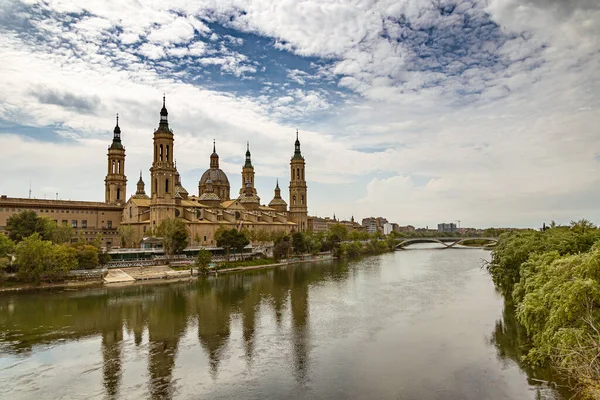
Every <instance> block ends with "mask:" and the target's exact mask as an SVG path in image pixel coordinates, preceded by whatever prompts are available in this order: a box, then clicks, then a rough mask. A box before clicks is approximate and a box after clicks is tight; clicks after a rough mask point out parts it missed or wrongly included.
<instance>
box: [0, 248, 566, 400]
mask: <svg viewBox="0 0 600 400" xmlns="http://www.w3.org/2000/svg"><path fill="white" fill-rule="evenodd" d="M488 258H489V253H488V252H486V251H483V250H472V249H469V250H407V251H403V252H396V253H392V254H386V255H383V256H380V257H371V258H367V259H364V260H361V261H357V262H349V263H346V262H324V263H320V264H310V265H302V266H295V267H290V268H278V269H272V270H263V271H255V272H249V273H243V274H233V275H222V276H219V277H218V278H210V279H201V280H199V281H189V282H183V283H171V284H159V285H139V286H129V287H121V288H108V289H106V288H105V289H98V290H85V291H70V292H54V293H49V292H44V293H32V294H18V295H4V296H0V329H1V331H0V398H3V399H32V398H35V399H84V398H85V399H87V398H124V399H137V398H157V399H158V398H176V399H204V398H210V399H230V398H236V399H289V398H298V399H314V398H320V399H444V400H447V399H477V400H481V399H519V400H521V399H563V398H564V399H567V398H568V396H567V395H566V394H563V395H561V394H559V393H557V392H556V391H555V390H554V389H551V388H549V387H548V386H547V385H545V384H541V383H539V382H537V381H535V380H534V379H542V380H547V379H549V378H548V376H547V375H546V374H545V371H543V370H539V371H524V370H523V369H522V367H521V366H520V365H519V363H518V360H519V357H520V355H521V354H522V353H521V352H522V348H523V342H522V337H521V336H520V332H519V327H518V326H517V324H515V321H514V315H513V313H512V312H511V310H510V308H505V307H504V304H503V301H502V298H501V297H500V296H499V295H498V294H496V293H495V291H494V287H493V285H492V283H491V281H490V279H489V277H488V276H487V275H486V274H485V272H484V271H482V270H481V269H480V266H481V263H482V260H484V259H488ZM528 374H529V377H528ZM531 378H534V379H531Z"/></svg>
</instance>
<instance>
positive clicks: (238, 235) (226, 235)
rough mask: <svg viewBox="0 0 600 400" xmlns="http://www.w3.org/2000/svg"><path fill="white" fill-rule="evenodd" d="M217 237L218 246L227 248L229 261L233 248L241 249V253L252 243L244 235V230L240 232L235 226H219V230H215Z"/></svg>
mask: <svg viewBox="0 0 600 400" xmlns="http://www.w3.org/2000/svg"><path fill="white" fill-rule="evenodd" d="M215 239H216V240H217V246H219V247H222V248H224V249H225V250H226V252H227V261H229V252H230V250H231V249H233V250H234V251H236V250H237V251H239V252H240V255H241V254H242V252H243V250H244V247H246V246H247V245H248V244H249V243H250V241H249V240H248V238H247V237H246V235H244V233H243V232H238V231H237V229H235V228H231V229H226V228H224V227H221V228H219V229H218V230H217V232H215Z"/></svg>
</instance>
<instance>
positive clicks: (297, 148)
mask: <svg viewBox="0 0 600 400" xmlns="http://www.w3.org/2000/svg"><path fill="white" fill-rule="evenodd" d="M292 158H302V153H301V152H300V140H299V139H298V129H296V142H295V143H294V157H292Z"/></svg>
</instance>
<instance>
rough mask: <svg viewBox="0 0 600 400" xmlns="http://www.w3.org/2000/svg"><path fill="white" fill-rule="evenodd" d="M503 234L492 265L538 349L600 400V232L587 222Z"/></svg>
mask: <svg viewBox="0 0 600 400" xmlns="http://www.w3.org/2000/svg"><path fill="white" fill-rule="evenodd" d="M551 226H554V228H551V227H549V228H547V229H546V230H545V231H542V232H538V231H521V232H511V233H504V234H502V235H501V236H500V239H499V241H498V245H497V246H496V248H495V249H494V251H493V253H492V260H491V262H490V263H489V264H488V265H487V269H488V271H489V272H490V274H491V276H492V278H493V281H494V283H495V284H496V286H497V287H498V288H499V289H500V291H501V292H502V293H503V294H504V296H505V298H506V299H507V301H509V302H512V303H514V305H515V306H516V316H517V319H518V321H519V322H520V323H521V324H522V325H523V326H524V327H525V329H526V332H527V334H528V336H529V338H530V339H531V344H532V345H533V346H532V348H531V350H530V351H529V352H528V354H527V357H526V360H528V361H529V362H532V363H541V362H546V361H549V362H550V363H551V364H552V366H554V367H555V368H556V369H558V370H559V371H562V372H564V373H566V374H567V376H568V377H569V378H574V381H576V382H579V384H580V385H581V386H580V387H582V388H584V390H586V391H587V395H589V396H590V397H592V398H598V396H600V385H599V384H598V382H600V348H599V347H598V342H599V341H600V333H599V332H600V230H599V229H597V228H596V227H595V226H594V225H593V224H591V223H590V222H589V221H587V220H580V221H577V222H572V223H571V225H570V226H569V227H566V226H556V225H555V224H554V225H551Z"/></svg>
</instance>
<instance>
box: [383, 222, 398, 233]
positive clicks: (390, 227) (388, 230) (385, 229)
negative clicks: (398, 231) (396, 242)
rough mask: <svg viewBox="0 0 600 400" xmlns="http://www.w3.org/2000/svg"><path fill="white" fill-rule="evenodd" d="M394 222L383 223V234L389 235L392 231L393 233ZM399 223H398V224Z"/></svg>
mask: <svg viewBox="0 0 600 400" xmlns="http://www.w3.org/2000/svg"><path fill="white" fill-rule="evenodd" d="M393 225H394V224H390V223H389V222H388V223H386V224H383V234H384V235H386V236H387V235H389V234H390V233H392V232H393V231H394V227H393ZM396 225H397V224H396Z"/></svg>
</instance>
